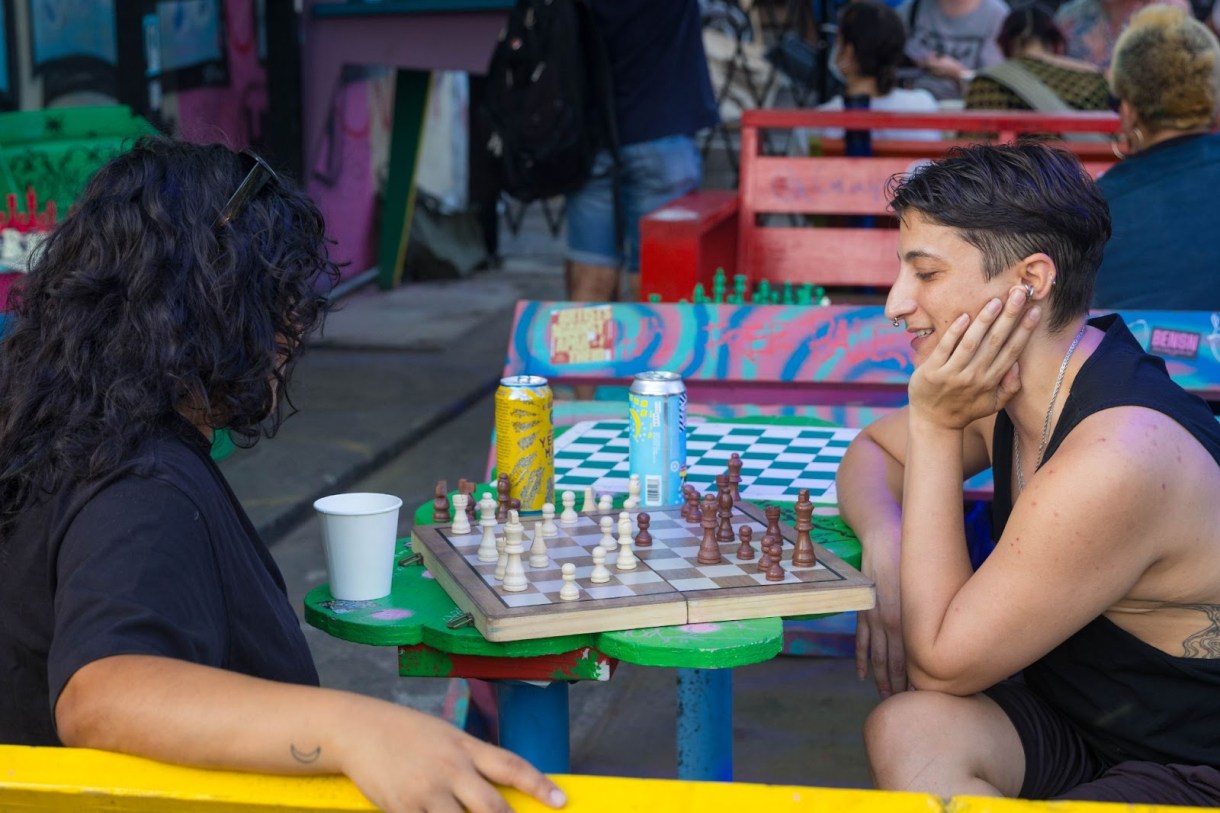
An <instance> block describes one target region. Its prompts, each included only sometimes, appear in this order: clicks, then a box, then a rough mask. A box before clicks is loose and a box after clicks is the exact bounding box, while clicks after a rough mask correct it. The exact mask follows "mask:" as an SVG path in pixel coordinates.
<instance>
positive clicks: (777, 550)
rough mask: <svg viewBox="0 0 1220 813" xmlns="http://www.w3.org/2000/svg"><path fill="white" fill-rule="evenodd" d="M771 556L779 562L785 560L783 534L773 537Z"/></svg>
mask: <svg viewBox="0 0 1220 813" xmlns="http://www.w3.org/2000/svg"><path fill="white" fill-rule="evenodd" d="M771 558H772V559H774V560H775V561H777V562H782V561H783V560H784V538H783V537H782V536H774V537H771Z"/></svg>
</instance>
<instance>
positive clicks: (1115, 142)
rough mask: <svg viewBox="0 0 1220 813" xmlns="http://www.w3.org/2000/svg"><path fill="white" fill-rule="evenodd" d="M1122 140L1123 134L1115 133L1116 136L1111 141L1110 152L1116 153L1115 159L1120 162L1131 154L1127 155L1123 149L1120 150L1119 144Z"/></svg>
mask: <svg viewBox="0 0 1220 813" xmlns="http://www.w3.org/2000/svg"><path fill="white" fill-rule="evenodd" d="M1122 139H1123V134H1122V133H1115V134H1114V136H1113V137H1112V138H1111V139H1110V152H1112V153H1114V157H1115V158H1117V159H1118V160H1120V161H1121V160H1123V159H1124V158H1126V157H1127V156H1128V155H1129V154H1130V153H1125V152H1123V151H1122V150H1121V149H1119V147H1118V143H1119V141H1121V140H1122Z"/></svg>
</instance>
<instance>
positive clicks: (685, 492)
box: [678, 483, 691, 520]
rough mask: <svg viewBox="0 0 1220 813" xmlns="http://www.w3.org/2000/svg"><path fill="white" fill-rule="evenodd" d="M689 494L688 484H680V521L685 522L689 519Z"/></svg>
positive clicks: (689, 487) (689, 486)
mask: <svg viewBox="0 0 1220 813" xmlns="http://www.w3.org/2000/svg"><path fill="white" fill-rule="evenodd" d="M690 493H691V485H690V483H683V484H682V510H681V511H679V512H678V514H679V515H680V516H681V517H682V519H685V520H689V519H690Z"/></svg>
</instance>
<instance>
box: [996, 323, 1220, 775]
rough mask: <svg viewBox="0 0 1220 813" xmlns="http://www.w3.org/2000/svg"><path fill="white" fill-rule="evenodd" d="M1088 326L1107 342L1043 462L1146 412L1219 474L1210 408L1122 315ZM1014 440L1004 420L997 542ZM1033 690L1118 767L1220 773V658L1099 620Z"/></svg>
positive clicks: (1064, 647) (1060, 653)
mask: <svg viewBox="0 0 1220 813" xmlns="http://www.w3.org/2000/svg"><path fill="white" fill-rule="evenodd" d="M1089 324H1091V325H1092V326H1093V327H1096V328H1099V329H1101V330H1104V331H1105V332H1106V335H1105V338H1104V339H1102V342H1101V344H1100V345H1099V346H1098V348H1097V350H1096V351H1095V352H1094V353H1093V355H1092V356H1090V357H1089V358H1088V359H1086V360H1085V363H1084V364H1083V365H1081V368H1080V372H1079V373H1078V374H1077V375H1076V380H1075V381H1074V382H1073V383H1072V389H1071V392H1070V393H1069V394H1068V397H1067V400H1066V401H1065V403H1064V406H1063V413H1062V414H1061V415H1060V417H1059V423H1058V424H1057V425H1056V426H1055V431H1054V433H1053V434H1052V435H1051V437H1050V440H1049V441H1048V443H1047V446H1046V454H1045V455H1044V457H1043V460H1044V461H1045V460H1049V459H1050V457H1051V455H1053V454H1054V453H1055V449H1057V448H1058V447H1059V445H1060V444H1061V443H1062V442H1063V439H1064V438H1065V437H1067V435H1068V433H1069V432H1071V431H1072V429H1074V428H1075V427H1076V425H1077V424H1078V423H1080V422H1081V421H1082V420H1084V419H1085V418H1087V417H1088V416H1089V415H1092V414H1093V413H1095V412H1099V411H1101V410H1103V409H1109V408H1111V407H1117V406H1139V407H1146V408H1148V409H1154V410H1156V411H1157V412H1161V413H1164V414H1165V415H1168V416H1169V417H1170V418H1172V419H1173V420H1175V421H1176V422H1177V423H1179V424H1181V426H1182V427H1183V428H1185V429H1186V430H1187V431H1188V432H1190V434H1191V435H1193V436H1194V437H1195V439H1196V440H1198V441H1199V443H1200V444H1202V445H1203V447H1204V448H1205V449H1207V451H1208V452H1209V453H1210V454H1211V456H1212V457H1213V458H1214V459H1215V460H1216V463H1217V465H1220V424H1218V423H1217V422H1216V419H1215V418H1214V417H1213V416H1212V412H1211V409H1210V407H1208V405H1207V403H1206V402H1205V401H1203V400H1202V399H1200V398H1198V397H1196V396H1194V395H1191V394H1190V393H1188V392H1186V391H1185V390H1183V389H1182V388H1181V387H1179V386H1178V385H1177V384H1175V383H1174V382H1173V380H1172V379H1171V378H1170V377H1169V374H1168V373H1167V372H1166V370H1165V363H1164V362H1163V361H1161V359H1159V358H1157V357H1156V356H1151V355H1148V354H1147V353H1145V352H1144V351H1143V349H1142V348H1141V347H1140V345H1139V342H1137V341H1136V340H1135V337H1134V336H1132V335H1131V332H1130V331H1129V330H1128V329H1127V326H1126V325H1125V324H1124V323H1123V321H1122V319H1121V318H1120V317H1119V316H1117V315H1111V316H1104V317H1101V318H1098V319H1093V320H1091V321H1090V323H1089ZM1012 438H1013V430H1012V421H1010V420H1009V418H1008V415H1007V414H1006V413H1005V412H1003V411H1001V412H1000V413H999V414H998V415H997V417H996V423H995V434H994V437H993V443H992V450H993V451H992V456H993V460H992V466H993V468H992V471H993V474H994V477H995V501H994V503H993V509H992V511H993V514H992V516H993V521H994V527H995V536H996V538H997V539H998V538H999V537H1000V535H1001V534H1002V533H1003V532H1004V525H1005V524H1006V523H1007V521H1008V517H1009V514H1010V513H1011V511H1012ZM1217 497H1218V498H1220V495H1217ZM1149 510H1156V506H1155V505H1154V504H1150V505H1149ZM1212 544H1220V540H1214V541H1213V543H1212ZM1217 578H1218V579H1220V574H1217ZM1025 682H1026V684H1027V685H1028V686H1030V687H1031V688H1032V689H1033V690H1034V691H1036V692H1038V693H1039V694H1040V695H1041V696H1042V697H1043V698H1045V699H1046V701H1047V702H1049V703H1050V704H1051V705H1052V706H1054V707H1055V708H1056V709H1058V710H1059V712H1060V713H1062V714H1063V715H1064V716H1065V717H1067V718H1068V719H1070V720H1071V721H1072V722H1073V723H1074V724H1075V725H1076V726H1077V727H1078V728H1079V730H1080V732H1081V734H1082V735H1083V736H1084V738H1085V739H1086V740H1087V741H1088V742H1089V743H1090V744H1091V745H1092V746H1093V747H1094V748H1095V749H1096V750H1097V751H1098V753H1099V754H1100V755H1101V756H1102V757H1103V758H1104V759H1107V760H1110V761H1111V762H1113V763H1118V762H1124V761H1128V760H1149V761H1153V762H1160V763H1165V764H1175V763H1176V764H1184V765H1211V766H1213V767H1220V659H1213V658H1181V657H1174V656H1172V655H1167V654H1165V653H1164V652H1162V651H1160V650H1159V649H1157V648H1156V647H1153V646H1150V645H1149V644H1146V643H1144V642H1143V641H1141V640H1140V639H1138V638H1136V637H1135V636H1134V635H1131V634H1130V633H1129V632H1127V631H1126V630H1124V629H1122V628H1121V627H1118V626H1117V625H1115V624H1114V623H1113V622H1111V621H1110V620H1109V619H1107V618H1106V617H1105V616H1098V617H1097V618H1095V619H1094V620H1093V621H1091V622H1090V623H1089V624H1087V625H1086V626H1085V627H1084V628H1083V629H1081V630H1080V631H1079V632H1077V633H1075V634H1074V635H1072V636H1071V637H1070V638H1068V639H1067V640H1066V641H1064V642H1063V643H1062V644H1060V645H1059V646H1057V647H1055V649H1053V650H1051V651H1050V652H1049V653H1047V654H1046V655H1045V656H1044V657H1043V658H1041V659H1040V660H1038V661H1036V662H1035V663H1033V664H1032V665H1030V666H1029V667H1028V668H1026V670H1025Z"/></svg>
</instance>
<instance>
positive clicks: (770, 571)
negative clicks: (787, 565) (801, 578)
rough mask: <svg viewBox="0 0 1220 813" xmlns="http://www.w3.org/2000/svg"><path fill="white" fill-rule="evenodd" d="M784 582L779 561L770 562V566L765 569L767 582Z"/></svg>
mask: <svg viewBox="0 0 1220 813" xmlns="http://www.w3.org/2000/svg"><path fill="white" fill-rule="evenodd" d="M783 580H784V566H783V565H781V564H780V563H779V559H773V560H771V566H770V567H769V568H767V581H769V582H782V581H783Z"/></svg>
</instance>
